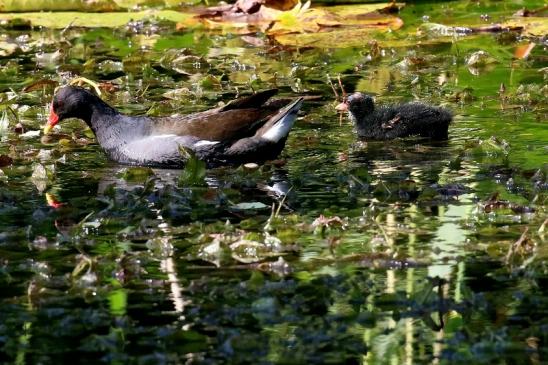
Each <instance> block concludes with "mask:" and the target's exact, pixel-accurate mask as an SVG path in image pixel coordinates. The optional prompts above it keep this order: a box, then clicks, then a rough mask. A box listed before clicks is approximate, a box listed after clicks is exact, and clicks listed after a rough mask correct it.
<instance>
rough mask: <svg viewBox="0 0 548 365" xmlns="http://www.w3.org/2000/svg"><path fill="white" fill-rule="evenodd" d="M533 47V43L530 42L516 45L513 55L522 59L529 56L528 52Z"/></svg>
mask: <svg viewBox="0 0 548 365" xmlns="http://www.w3.org/2000/svg"><path fill="white" fill-rule="evenodd" d="M533 48H535V43H533V42H531V43H529V44H524V45H521V46H518V47H517V48H516V50H515V51H514V57H516V58H520V59H524V58H527V56H529V53H531V51H532V50H533Z"/></svg>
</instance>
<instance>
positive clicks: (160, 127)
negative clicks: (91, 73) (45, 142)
mask: <svg viewBox="0 0 548 365" xmlns="http://www.w3.org/2000/svg"><path fill="white" fill-rule="evenodd" d="M276 93H277V90H275V89H273V90H266V91H262V92H258V93H256V94H253V95H251V96H247V97H243V98H240V99H237V100H234V101H232V102H230V103H228V104H227V105H225V106H222V107H219V108H215V109H211V110H207V111H204V112H199V113H194V114H189V115H185V116H172V117H147V116H127V115H124V114H121V113H119V112H118V111H117V110H116V109H114V108H113V107H111V106H109V105H108V104H107V103H105V102H104V101H103V100H101V99H100V98H99V97H98V96H96V95H95V94H93V93H91V92H89V91H88V90H86V89H83V88H81V87H75V86H65V87H63V88H61V89H59V91H58V92H57V93H56V94H55V96H54V97H53V102H52V104H51V110H50V115H49V118H48V123H47V125H46V126H45V128H44V133H46V134H47V133H48V132H49V131H50V130H51V128H53V126H55V125H56V124H57V123H58V122H59V121H61V120H63V119H66V118H79V119H82V120H84V122H86V124H87V125H88V126H89V127H90V128H91V130H92V131H93V133H94V134H95V137H96V139H97V142H98V143H99V145H100V146H101V147H102V148H103V150H104V151H105V152H106V154H107V155H108V157H109V158H110V159H111V160H114V161H116V162H119V163H122V164H127V165H141V166H151V167H182V166H184V164H185V162H186V161H187V159H188V157H189V153H188V152H189V150H190V152H191V153H192V154H194V155H195V156H196V157H197V158H199V159H201V160H203V161H205V162H206V164H207V166H208V167H215V166H220V165H235V164H242V163H247V162H264V161H266V160H271V159H275V158H276V157H277V156H278V155H279V154H280V152H281V151H282V149H283V148H284V145H285V141H286V139H287V136H288V134H289V131H290V129H291V127H292V126H293V123H294V121H295V118H296V117H297V112H298V111H299V109H300V107H301V105H302V100H303V99H302V98H297V99H294V100H289V99H279V100H269V99H270V98H271V97H272V96H273V95H274V94H276Z"/></svg>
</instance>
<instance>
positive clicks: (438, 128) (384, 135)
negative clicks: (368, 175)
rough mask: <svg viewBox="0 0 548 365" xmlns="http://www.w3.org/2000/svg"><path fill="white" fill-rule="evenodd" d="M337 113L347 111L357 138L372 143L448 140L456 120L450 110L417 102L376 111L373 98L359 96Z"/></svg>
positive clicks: (350, 100) (349, 101)
mask: <svg viewBox="0 0 548 365" xmlns="http://www.w3.org/2000/svg"><path fill="white" fill-rule="evenodd" d="M336 109H337V110H339V111H348V115H349V117H350V120H351V121H352V122H353V123H354V126H355V128H356V132H357V134H358V137H360V138H363V139H372V140H389V139H394V138H400V137H408V136H421V137H427V138H431V139H435V140H446V139H447V138H448V136H447V129H448V128H449V123H451V120H452V119H453V116H452V114H451V112H450V111H449V110H447V109H444V108H440V107H435V106H431V105H427V104H422V103H416V102H413V103H406V104H400V105H390V106H380V107H376V106H375V103H374V101H373V98H372V97H371V96H369V95H364V94H362V93H359V92H356V93H354V94H352V95H350V96H349V97H348V98H347V99H346V101H344V102H342V103H340V104H339V105H337V107H336Z"/></svg>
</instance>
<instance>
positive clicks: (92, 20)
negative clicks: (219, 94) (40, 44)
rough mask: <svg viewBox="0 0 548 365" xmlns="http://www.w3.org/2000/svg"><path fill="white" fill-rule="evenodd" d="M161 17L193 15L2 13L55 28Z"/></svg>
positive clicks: (155, 12) (0, 16)
mask: <svg viewBox="0 0 548 365" xmlns="http://www.w3.org/2000/svg"><path fill="white" fill-rule="evenodd" d="M152 17H155V18H159V19H165V20H169V21H172V22H183V21H185V20H187V19H189V18H190V17H191V15H190V14H187V13H181V12H178V11H173V10H160V11H158V10H147V11H138V12H125V13H123V12H118V13H117V12H108V13H101V14H100V16H98V15H97V14H96V13H81V12H73V11H67V12H55V14H53V13H51V12H46V11H44V12H28V13H5V14H0V20H2V19H6V20H10V19H14V18H22V19H25V20H30V22H31V23H32V25H33V26H42V27H46V28H53V29H64V28H66V27H67V26H69V25H70V26H73V27H85V28H94V27H108V28H116V27H120V26H122V25H125V24H127V23H128V22H130V21H132V20H140V19H145V18H152Z"/></svg>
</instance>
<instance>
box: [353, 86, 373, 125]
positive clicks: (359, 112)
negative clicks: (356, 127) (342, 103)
mask: <svg viewBox="0 0 548 365" xmlns="http://www.w3.org/2000/svg"><path fill="white" fill-rule="evenodd" d="M346 103H347V104H348V113H349V114H350V117H351V118H352V119H353V121H354V122H355V121H356V120H362V119H364V117H366V116H367V115H369V114H371V113H372V112H373V111H374V110H375V103H374V102H373V98H372V97H371V96H369V95H364V94H362V93H359V92H356V93H354V94H352V95H350V96H349V97H348V99H347V100H346Z"/></svg>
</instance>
